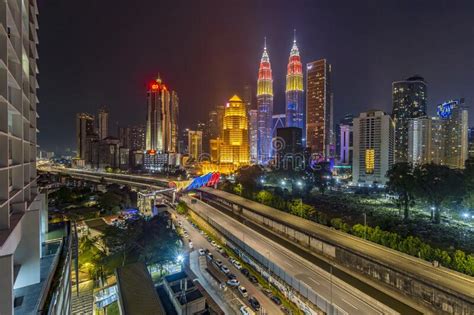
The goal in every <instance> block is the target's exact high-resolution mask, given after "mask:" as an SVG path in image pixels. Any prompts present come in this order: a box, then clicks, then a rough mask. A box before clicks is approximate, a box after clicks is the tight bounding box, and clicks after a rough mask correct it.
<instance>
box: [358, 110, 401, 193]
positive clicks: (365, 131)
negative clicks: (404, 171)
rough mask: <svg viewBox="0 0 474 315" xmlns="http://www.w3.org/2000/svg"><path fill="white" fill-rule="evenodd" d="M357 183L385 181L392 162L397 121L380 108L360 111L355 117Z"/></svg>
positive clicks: (370, 183)
mask: <svg viewBox="0 0 474 315" xmlns="http://www.w3.org/2000/svg"><path fill="white" fill-rule="evenodd" d="M353 122H354V125H353V137H354V156H353V161H352V181H353V183H354V184H361V185H373V184H385V183H386V182H387V178H386V176H385V175H386V174H387V171H388V170H389V169H390V167H391V166H392V165H393V153H394V123H393V120H392V118H391V117H390V115H388V114H386V113H384V112H383V111H379V110H372V111H368V112H364V113H361V114H360V115H359V117H356V118H354V120H353Z"/></svg>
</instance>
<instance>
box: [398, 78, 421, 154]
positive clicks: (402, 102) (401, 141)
mask: <svg viewBox="0 0 474 315" xmlns="http://www.w3.org/2000/svg"><path fill="white" fill-rule="evenodd" d="M426 100H427V85H426V82H425V80H424V79H423V78H422V77H420V76H413V77H410V78H408V79H406V80H404V81H397V82H393V83H392V106H393V108H392V118H393V120H394V122H395V162H396V163H398V162H406V161H407V160H408V123H409V120H410V119H411V118H417V117H423V116H426Z"/></svg>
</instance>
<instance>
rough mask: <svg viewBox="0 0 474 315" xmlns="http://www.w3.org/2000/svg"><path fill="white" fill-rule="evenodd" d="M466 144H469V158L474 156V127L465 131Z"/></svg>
mask: <svg viewBox="0 0 474 315" xmlns="http://www.w3.org/2000/svg"><path fill="white" fill-rule="evenodd" d="M467 138H468V140H467V141H468V146H469V154H468V155H469V158H474V127H471V128H469V130H468V131H467Z"/></svg>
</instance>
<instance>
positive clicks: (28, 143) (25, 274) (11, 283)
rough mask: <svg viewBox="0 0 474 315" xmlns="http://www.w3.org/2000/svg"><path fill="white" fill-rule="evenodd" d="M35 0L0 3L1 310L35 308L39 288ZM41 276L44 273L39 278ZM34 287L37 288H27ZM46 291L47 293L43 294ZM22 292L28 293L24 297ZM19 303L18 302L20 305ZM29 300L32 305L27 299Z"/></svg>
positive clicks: (43, 207) (41, 205)
mask: <svg viewBox="0 0 474 315" xmlns="http://www.w3.org/2000/svg"><path fill="white" fill-rule="evenodd" d="M37 14H38V7H37V4H36V1H35V0H28V1H3V2H2V3H0V16H1V18H0V52H1V53H0V235H1V237H0V314H2V315H4V314H5V315H9V314H14V313H16V312H19V309H20V308H21V309H22V311H24V310H26V311H25V314H33V313H34V314H36V313H37V312H38V307H39V304H40V303H39V300H40V299H41V297H42V295H43V294H44V291H43V290H42V289H41V288H42V283H41V281H42V276H45V277H47V276H48V275H47V274H41V268H42V261H41V257H42V250H41V249H42V246H41V240H42V237H41V233H42V231H41V228H40V226H41V220H42V217H46V218H47V215H44V212H45V211H46V209H47V208H46V207H47V204H46V201H45V195H44V194H41V193H40V192H39V189H38V184H37V177H38V173H37V170H36V156H37V150H38V149H37V127H38V125H37V109H38V99H37V88H38V81H37V74H38V67H37V60H38V51H37V44H38V34H37V29H38V17H37ZM43 278H44V277H43ZM35 286H38V287H39V288H40V289H37V290H36V291H34V290H30V289H29V288H31V287H35ZM46 293H47V292H46ZM24 294H28V297H27V298H25V299H24V298H23V297H25V295H24ZM20 301H22V303H21V304H22V305H19V304H20V303H19V302H20ZM28 301H30V302H31V303H28Z"/></svg>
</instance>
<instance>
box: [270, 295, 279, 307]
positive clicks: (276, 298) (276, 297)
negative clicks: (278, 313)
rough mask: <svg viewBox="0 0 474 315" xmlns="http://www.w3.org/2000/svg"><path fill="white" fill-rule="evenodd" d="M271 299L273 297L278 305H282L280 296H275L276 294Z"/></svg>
mask: <svg viewBox="0 0 474 315" xmlns="http://www.w3.org/2000/svg"><path fill="white" fill-rule="evenodd" d="M270 299H271V300H272V301H273V302H274V303H275V304H276V305H281V300H280V298H279V297H278V296H275V295H274V296H272V297H271V298H270Z"/></svg>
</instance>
